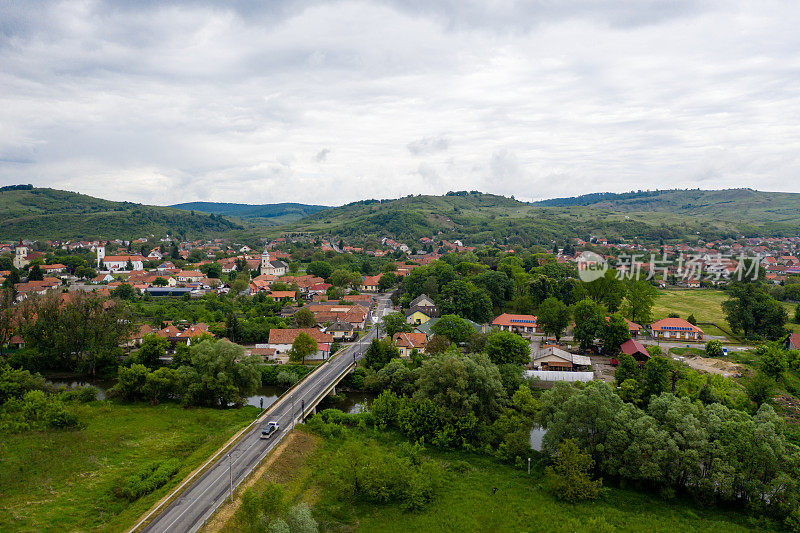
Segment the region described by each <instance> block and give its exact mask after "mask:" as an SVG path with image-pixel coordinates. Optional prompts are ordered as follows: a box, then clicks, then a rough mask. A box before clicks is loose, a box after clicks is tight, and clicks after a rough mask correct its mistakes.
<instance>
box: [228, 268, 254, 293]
mask: <svg viewBox="0 0 800 533" xmlns="http://www.w3.org/2000/svg"><path fill="white" fill-rule="evenodd" d="M249 286H250V274H249V273H248V272H238V273H236V278H235V280H234V282H233V283H232V284H231V292H232V293H233V294H234V295H239V294H241V293H242V292H244V291H246V290H247V288H248V287H249Z"/></svg>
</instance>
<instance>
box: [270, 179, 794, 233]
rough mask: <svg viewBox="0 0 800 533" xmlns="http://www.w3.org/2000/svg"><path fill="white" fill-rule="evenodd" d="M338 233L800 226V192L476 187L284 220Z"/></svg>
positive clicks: (778, 229) (780, 229) (773, 229)
mask: <svg viewBox="0 0 800 533" xmlns="http://www.w3.org/2000/svg"><path fill="white" fill-rule="evenodd" d="M281 230H282V231H284V232H287V233H291V232H299V233H304V232H308V233H312V234H320V235H331V236H341V237H361V236H370V235H377V236H390V237H393V238H396V239H400V240H408V241H415V240H417V239H419V238H420V237H423V236H427V237H433V236H437V238H444V239H461V240H462V241H465V242H469V243H473V244H480V243H485V242H491V241H495V242H500V243H510V244H523V245H529V244H543V245H548V244H550V243H552V242H553V241H558V242H563V241H565V240H566V239H568V238H572V237H580V238H587V237H588V236H589V235H602V236H605V237H607V238H610V239H613V238H624V239H640V240H642V241H648V242H653V241H660V240H662V239H663V240H666V241H669V240H686V239H697V238H704V239H706V240H710V239H717V238H729V237H733V238H735V237H738V236H739V235H746V236H759V235H769V236H787V235H797V234H798V233H800V194H796V193H772V192H761V191H754V190H751V189H729V190H721V191H701V190H672V191H647V192H631V193H624V194H613V193H601V194H591V195H585V196H579V197H575V198H558V199H553V200H545V201H542V202H536V203H532V204H529V203H524V202H519V201H517V200H515V199H513V198H506V197H503V196H496V195H492V194H482V193H478V192H474V191H473V192H459V193H448V194H447V195H445V196H421V195H420V196H408V197H405V198H399V199H396V200H380V201H378V200H366V201H361V202H355V203H352V204H348V205H345V206H342V207H335V208H331V209H327V210H325V211H321V212H319V213H316V214H314V215H311V216H309V217H306V218H304V219H302V220H300V221H298V222H295V223H293V224H288V225H286V226H283V227H281Z"/></svg>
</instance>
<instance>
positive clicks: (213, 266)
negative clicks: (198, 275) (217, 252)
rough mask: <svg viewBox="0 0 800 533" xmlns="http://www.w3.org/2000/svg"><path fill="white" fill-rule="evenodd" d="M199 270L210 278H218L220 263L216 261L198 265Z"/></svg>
mask: <svg viewBox="0 0 800 533" xmlns="http://www.w3.org/2000/svg"><path fill="white" fill-rule="evenodd" d="M199 270H200V272H202V273H203V274H205V275H206V277H208V278H210V279H219V278H221V277H222V265H221V264H219V263H217V262H214V263H206V264H205V265H200V268H199Z"/></svg>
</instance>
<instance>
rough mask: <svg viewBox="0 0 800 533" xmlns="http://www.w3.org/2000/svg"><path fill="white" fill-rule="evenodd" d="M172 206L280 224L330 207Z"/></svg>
mask: <svg viewBox="0 0 800 533" xmlns="http://www.w3.org/2000/svg"><path fill="white" fill-rule="evenodd" d="M170 207H173V208H175V209H182V210H184V211H200V212H203V213H213V214H215V215H222V216H230V217H237V218H241V219H248V220H250V221H253V222H261V223H265V224H268V225H276V224H277V225H280V224H287V223H289V222H294V221H295V220H300V219H301V218H304V217H307V216H309V215H313V214H314V213H318V212H320V211H322V210H324V209H330V207H329V206H326V205H308V204H297V203H285V202H284V203H277V204H236V203H223V202H184V203H181V204H174V205H171V206H170Z"/></svg>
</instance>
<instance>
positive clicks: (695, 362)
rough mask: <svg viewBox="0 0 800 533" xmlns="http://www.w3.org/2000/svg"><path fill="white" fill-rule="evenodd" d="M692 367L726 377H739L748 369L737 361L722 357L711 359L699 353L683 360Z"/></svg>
mask: <svg viewBox="0 0 800 533" xmlns="http://www.w3.org/2000/svg"><path fill="white" fill-rule="evenodd" d="M683 362H684V363H686V364H687V365H689V367H690V368H693V369H695V370H698V371H700V372H706V373H708V374H719V375H721V376H725V377H738V376H741V375H743V374H745V373H746V369H745V368H744V367H742V366H740V365H737V364H736V363H731V362H730V361H724V360H722V359H710V358H708V357H700V356H699V355H697V356H695V357H691V358H687V359H684V360H683Z"/></svg>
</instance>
